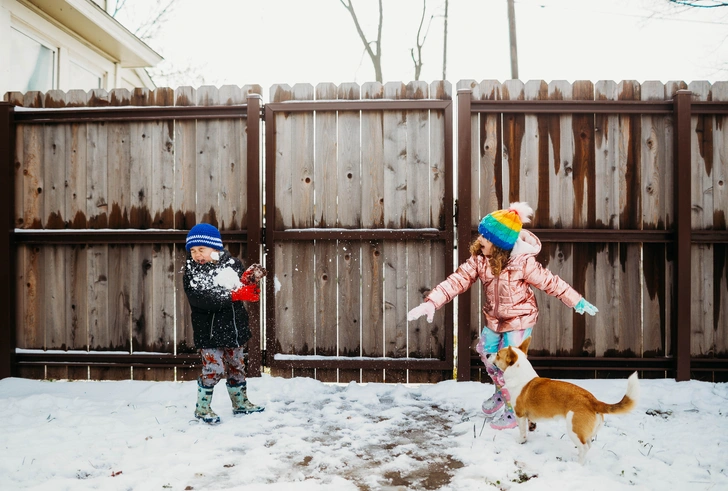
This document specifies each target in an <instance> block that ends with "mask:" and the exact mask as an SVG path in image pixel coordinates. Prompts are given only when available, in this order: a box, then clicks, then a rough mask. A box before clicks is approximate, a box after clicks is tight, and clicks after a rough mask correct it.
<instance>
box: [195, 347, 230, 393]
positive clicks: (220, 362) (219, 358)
mask: <svg viewBox="0 0 728 491" xmlns="http://www.w3.org/2000/svg"><path fill="white" fill-rule="evenodd" d="M200 357H201V358H202V374H201V375H200V384H201V385H203V386H205V387H214V386H215V385H217V383H218V382H219V381H220V379H221V378H222V377H223V375H225V360H224V353H223V348H203V349H201V350H200Z"/></svg>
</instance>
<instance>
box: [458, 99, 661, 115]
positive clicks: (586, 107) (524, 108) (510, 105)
mask: <svg viewBox="0 0 728 491" xmlns="http://www.w3.org/2000/svg"><path fill="white" fill-rule="evenodd" d="M470 112H471V113H529V114H559V113H571V114H672V113H673V103H672V101H671V100H670V101H607V100H603V101H555V100H538V101H523V100H517V101H503V100H495V101H494V100H486V101H483V100H472V101H471V102H470Z"/></svg>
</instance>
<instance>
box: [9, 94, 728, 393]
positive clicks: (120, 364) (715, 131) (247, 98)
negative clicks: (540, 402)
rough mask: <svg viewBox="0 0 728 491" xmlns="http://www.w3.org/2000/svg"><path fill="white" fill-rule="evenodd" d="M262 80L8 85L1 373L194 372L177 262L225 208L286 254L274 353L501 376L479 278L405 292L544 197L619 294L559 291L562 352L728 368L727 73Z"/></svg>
mask: <svg viewBox="0 0 728 491" xmlns="http://www.w3.org/2000/svg"><path fill="white" fill-rule="evenodd" d="M683 89H687V91H685V90H683ZM261 93H262V90H261V88H260V87H259V86H245V87H243V88H242V89H241V88H239V87H230V86H226V87H222V88H220V89H217V88H214V87H201V88H199V89H197V90H195V89H192V88H185V87H183V88H179V89H177V90H176V91H173V90H171V89H156V90H154V91H147V90H135V91H133V92H129V91H125V90H118V91H117V90H115V91H112V92H110V93H108V94H107V93H106V92H104V91H91V92H89V93H85V92H82V91H70V92H68V93H63V92H58V91H51V92H48V93H47V94H40V93H28V94H17V93H9V94H8V95H7V96H6V100H7V101H9V103H5V104H0V155H1V156H2V157H0V158H2V162H3V164H4V165H5V167H4V168H5V169H6V174H5V176H6V178H5V179H3V180H2V181H1V183H0V189H2V193H0V194H1V195H2V196H4V197H5V200H6V201H5V203H6V205H7V213H5V214H3V215H2V217H3V218H2V222H0V223H2V225H3V226H4V227H5V229H7V230H8V234H7V236H6V237H5V238H4V239H3V240H2V241H0V248H1V249H0V251H1V252H4V253H5V257H8V258H16V259H15V261H12V260H11V261H9V267H8V269H7V270H6V271H3V272H2V273H0V274H1V275H2V277H1V278H0V279H2V293H3V295H2V296H1V297H2V298H0V302H2V303H1V304H0V310H1V311H2V312H3V315H4V316H5V317H4V320H5V321H6V322H4V323H3V324H4V325H5V326H7V327H6V328H4V329H3V330H2V331H0V377H1V376H8V375H11V374H13V375H19V376H24V377H33V378H81V379H85V378H89V377H90V378H94V379H97V378H102V379H103V378H107V379H118V378H129V377H133V378H134V379H144V378H148V379H155V380H172V379H180V380H184V379H189V378H194V377H195V376H196V375H197V372H198V369H197V368H195V366H194V365H195V364H196V363H197V362H198V357H197V355H196V354H194V352H193V351H194V350H193V348H192V347H191V339H192V336H191V326H190V322H189V313H188V311H187V302H186V299H185V296H184V292H183V290H182V288H181V274H180V271H181V268H182V265H183V262H184V255H185V254H184V253H185V251H184V248H183V242H184V237H185V235H186V231H187V230H188V229H189V228H190V227H191V226H192V225H194V224H196V223H199V222H202V221H207V222H211V223H214V224H215V225H217V226H218V227H219V228H220V229H221V231H222V234H223V241H224V243H225V244H226V246H227V247H228V248H229V249H230V250H231V252H232V253H233V254H234V255H236V256H238V257H240V258H241V259H244V260H245V261H246V262H248V263H250V262H254V261H264V262H265V265H266V267H267V268H268V270H269V275H268V278H267V280H266V284H265V291H264V295H263V301H262V302H261V304H262V305H258V304H253V305H250V307H251V309H252V312H251V314H252V315H251V319H252V321H253V333H254V338H253V340H252V341H251V343H250V344H249V351H250V359H249V368H250V371H251V374H253V375H255V374H257V373H258V372H259V370H260V367H261V364H262V365H264V366H266V365H267V366H269V367H270V369H271V370H272V373H274V374H276V375H282V376H313V377H316V378H318V379H320V380H324V381H339V382H346V381H350V380H357V381H383V380H384V381H388V382H391V381H394V382H401V381H410V382H427V381H438V380H442V379H444V378H450V377H451V374H452V371H453V368H454V366H455V365H456V368H457V375H458V379H460V380H468V379H478V378H480V377H481V373H480V362H479V360H478V359H477V357H475V356H474V352H473V351H472V350H471V343H472V342H473V341H474V340H475V339H476V337H477V334H478V332H479V330H480V329H481V327H482V314H481V313H480V306H481V300H480V294H481V292H480V288H479V287H478V288H473V289H471V292H470V294H469V295H463V296H461V297H460V298H459V299H457V300H456V301H455V302H453V304H454V305H453V304H450V305H448V306H447V308H445V309H443V310H442V311H440V312H438V313H437V314H436V316H435V321H434V322H433V323H432V324H428V323H427V322H426V321H425V320H424V319H419V320H418V321H415V322H407V321H406V312H407V310H409V309H410V308H411V307H412V306H414V305H416V304H418V303H419V302H420V301H421V299H422V298H423V295H424V294H425V293H426V292H427V291H429V290H430V289H431V288H432V287H433V286H434V285H435V284H437V283H438V282H439V281H441V280H442V279H444V278H445V277H446V275H447V274H449V273H450V272H451V271H452V270H453V267H454V263H453V259H454V258H453V255H454V250H455V245H454V244H455V243H458V244H460V246H459V247H457V251H458V260H459V261H462V260H464V259H465V258H466V257H467V254H468V252H467V249H468V248H467V244H468V243H469V242H470V240H471V239H472V238H473V237H474V236H475V234H476V233H477V232H476V227H477V223H478V221H479V220H480V218H481V217H482V216H483V215H485V214H487V213H488V212H490V211H493V210H495V209H498V208H501V207H503V206H505V205H507V204H508V203H509V202H511V201H527V202H529V203H530V204H531V205H532V206H533V207H534V209H535V211H536V214H535V217H534V223H533V224H532V225H530V227H531V228H533V229H535V232H536V233H537V235H538V236H539V237H540V238H541V240H542V242H543V250H542V252H541V254H540V255H539V259H540V260H541V261H542V262H543V263H544V264H545V265H546V266H547V267H548V268H549V269H551V270H552V271H553V272H554V273H556V274H559V275H560V276H562V277H563V278H564V279H566V280H567V281H568V282H569V283H571V284H572V285H573V286H574V287H575V288H576V289H577V290H579V291H580V292H583V293H584V294H585V296H586V298H587V299H589V300H590V301H592V303H594V304H595V305H597V306H598V307H599V309H600V312H599V314H598V315H597V316H596V317H593V318H592V317H582V316H579V315H577V314H574V313H573V311H572V310H570V309H567V308H566V307H565V306H563V305H561V304H560V302H558V301H554V299H552V298H550V297H548V296H546V295H543V294H541V293H540V292H537V295H538V300H539V305H540V309H541V318H540V320H539V324H538V325H537V326H536V329H534V342H533V344H532V350H533V351H532V354H533V356H532V360H533V361H534V364H535V365H536V366H537V368H538V369H539V371H540V372H542V373H544V374H546V375H565V376H591V377H593V376H600V377H601V376H610V374H611V373H612V372H619V373H623V371H625V370H640V371H641V372H642V373H643V375H647V376H660V377H664V376H670V377H677V378H678V379H687V378H690V377H693V378H704V379H705V378H707V379H715V380H724V379H725V378H726V374H728V339H727V338H728V293H727V291H728V287H727V285H726V281H728V271H727V269H728V265H727V262H726V244H728V232H726V220H725V212H726V209H728V197H727V196H726V186H725V177H726V174H727V173H728V172H727V170H726V169H728V136H726V132H725V130H724V127H725V126H724V123H726V119H727V118H728V102H727V101H728V84H727V83H722V82H721V83H716V84H713V85H710V84H708V83H702V82H695V83H692V84H690V85H686V84H684V83H682V82H675V83H668V84H660V83H653V82H646V83H644V84H641V85H640V84H637V83H635V82H621V83H615V82H609V81H602V82H598V83H596V84H592V83H591V82H576V83H574V84H568V83H565V82H552V83H550V84H547V83H545V82H543V81H530V82H528V83H525V84H524V83H522V82H520V81H517V80H515V81H507V82H505V83H499V82H494V81H483V82H480V83H476V82H474V81H461V82H460V83H459V84H458V92H457V97H456V99H457V101H456V104H454V103H453V101H452V93H451V88H450V84H449V83H447V82H435V83H432V84H430V85H428V84H424V83H420V82H412V83H410V84H407V85H405V84H402V83H388V84H385V85H382V84H378V83H370V84H363V85H362V86H361V87H360V86H358V85H356V84H342V85H340V86H335V85H333V84H319V85H317V86H316V87H315V88H314V87H312V86H311V85H308V84H299V85H295V86H293V88H290V87H288V86H284V85H281V86H274V87H272V88H271V90H270V100H271V102H270V103H268V104H265V105H264V106H263V105H262V104H261V103H260V96H259V95H257V94H261ZM454 113H455V114H456V117H457V124H456V125H454V121H453V114H454ZM261 120H262V122H263V124H260V122H261ZM453 126H456V128H453ZM455 130H456V133H457V137H456V140H455V141H456V142H457V145H456V146H455V145H453V134H454V133H455ZM261 134H262V135H264V136H263V142H262V144H263V145H264V148H265V153H264V155H261V152H260V149H261V146H262V145H261V142H260V141H259V137H260V135H261ZM455 159H456V160H455ZM456 165H457V168H456ZM456 171H457V172H456ZM453 193H455V196H454V194H453ZM455 198H456V199H455ZM453 216H454V217H455V221H453ZM455 239H457V240H455ZM455 262H458V261H455ZM455 305H456V306H457V317H456V316H455V315H454V311H455V309H454V308H453V307H454V306H455ZM259 309H260V310H259ZM261 311H262V312H264V313H265V315H263V316H262V319H261V315H260V312H261ZM261 320H262V321H263V322H262V325H261V324H259V322H260V321H261ZM455 322H456V323H455ZM455 326H456V327H455ZM456 346H457V352H456V351H455V347H456ZM130 368H131V369H130Z"/></svg>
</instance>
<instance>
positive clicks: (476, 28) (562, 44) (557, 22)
mask: <svg viewBox="0 0 728 491" xmlns="http://www.w3.org/2000/svg"><path fill="white" fill-rule="evenodd" d="M128 1H130V2H131V1H132V0H128ZM134 1H137V2H138V1H139V0H134ZM444 3H445V2H444V0H427V16H426V17H427V18H426V24H427V23H428V22H429V19H430V17H431V16H432V15H434V16H435V17H434V18H433V19H432V21H431V24H430V30H429V33H428V37H427V39H426V42H425V45H424V50H423V61H424V67H423V71H422V75H421V77H420V80H425V81H428V82H431V81H432V80H438V79H440V78H442V58H443V57H442V53H443V18H442V14H443V12H444ZM354 6H355V8H356V9H357V12H358V14H359V15H360V20H361V23H362V25H363V28H364V30H365V33H366V34H367V36H368V37H369V38H370V39H373V38H374V37H375V35H376V21H377V2H376V1H375V0H354ZM143 8H144V7H143V6H141V7H136V9H135V12H136V13H137V15H139V14H140V13H142V12H143ZM421 12H422V1H421V0H384V27H383V39H382V51H383V73H384V81H385V82H387V81H404V82H408V81H410V80H413V79H414V66H413V62H412V59H411V57H410V49H411V48H413V47H415V38H416V34H417V28H418V25H419V22H420V17H421ZM128 13H132V11H131V10H128ZM117 18H118V19H119V20H120V21H122V22H123V23H128V24H129V27H130V29H131V30H134V26H133V23H134V20H133V19H129V18H128V17H125V16H123V15H121V16H119V17H117ZM448 23H449V26H448V27H449V29H448V31H449V32H448V53H447V79H448V80H450V81H451V82H452V83H453V85H455V84H456V83H457V81H458V80H461V79H475V80H477V81H480V80H485V79H495V80H500V81H504V80H507V79H509V78H511V71H510V58H509V38H508V19H507V1H506V0H450V7H449V19H448ZM516 30H517V36H518V41H517V44H518V65H519V78H520V79H521V80H523V81H527V80H533V79H542V80H546V81H547V82H549V81H552V80H568V81H570V82H573V81H574V80H592V81H595V82H596V81H598V80H615V81H620V80H638V81H640V82H644V81H646V80H660V81H662V82H667V81H669V80H683V81H685V82H688V83H689V82H691V81H694V80H709V81H711V82H715V81H718V80H728V7H723V8H714V9H700V8H697V9H696V8H693V9H690V8H684V7H681V8H677V7H675V6H674V5H673V4H671V3H669V2H668V0H517V1H516ZM149 44H150V45H151V46H152V47H153V48H154V49H155V50H157V51H158V52H159V53H160V54H161V55H162V56H163V57H165V59H166V60H167V61H166V63H168V64H170V65H173V66H175V67H187V66H192V67H194V68H195V69H196V70H197V71H198V73H200V74H202V77H204V83H206V84H212V85H223V84H234V85H240V86H242V85H245V84H250V83H257V84H261V85H262V86H263V87H264V91H266V94H264V97H266V98H267V87H269V86H270V85H271V84H274V83H286V84H289V85H293V84H295V83H300V82H306V83H311V84H313V85H316V84H317V83H320V82H334V83H337V84H338V83H342V82H357V83H364V82H368V81H373V80H374V70H373V68H372V63H371V61H370V60H369V58H368V56H367V55H366V54H365V53H364V51H363V45H362V42H361V40H360V39H359V37H358V35H357V33H356V30H355V28H354V24H353V22H352V19H351V17H350V16H349V13H348V12H347V11H346V9H345V8H344V7H343V6H342V4H341V3H340V1H339V0H266V1H264V2H261V1H258V0H256V1H253V0H206V1H204V2H202V1H199V0H179V2H178V5H177V6H176V7H175V10H174V12H173V14H172V15H171V16H170V18H169V20H168V21H167V22H166V23H165V24H164V27H163V30H162V31H160V32H159V34H158V35H157V36H156V38H155V39H152V40H150V41H149ZM200 82H202V80H200V79H198V80H197V81H196V82H192V83H190V85H201V83H200ZM158 83H159V82H158ZM169 85H172V86H175V84H174V83H170V84H169Z"/></svg>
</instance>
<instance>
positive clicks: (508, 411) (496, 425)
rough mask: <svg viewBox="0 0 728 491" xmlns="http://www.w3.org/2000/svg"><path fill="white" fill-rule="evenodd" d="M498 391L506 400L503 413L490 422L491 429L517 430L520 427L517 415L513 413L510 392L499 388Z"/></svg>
mask: <svg viewBox="0 0 728 491" xmlns="http://www.w3.org/2000/svg"><path fill="white" fill-rule="evenodd" d="M498 389H499V390H500V392H501V395H502V398H503V399H504V401H503V412H502V413H500V415H498V417H497V418H495V419H494V420H492V421H491V422H490V427H491V428H493V429H494V430H508V429H510V428H515V427H516V426H518V421H516V414H515V413H514V411H513V406H511V397H510V394H508V390H507V389H506V388H505V387H498Z"/></svg>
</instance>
